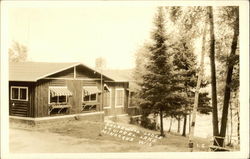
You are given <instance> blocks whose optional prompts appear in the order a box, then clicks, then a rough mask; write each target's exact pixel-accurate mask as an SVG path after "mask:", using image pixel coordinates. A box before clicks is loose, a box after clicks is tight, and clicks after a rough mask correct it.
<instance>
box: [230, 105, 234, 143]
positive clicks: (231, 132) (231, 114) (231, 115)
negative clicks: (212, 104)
mask: <svg viewBox="0 0 250 159" xmlns="http://www.w3.org/2000/svg"><path fill="white" fill-rule="evenodd" d="M230 110H231V111H230V118H231V119H230V121H231V125H230V127H231V131H230V140H229V144H230V145H232V136H233V108H232V103H230Z"/></svg>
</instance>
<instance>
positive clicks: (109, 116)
mask: <svg viewBox="0 0 250 159" xmlns="http://www.w3.org/2000/svg"><path fill="white" fill-rule="evenodd" d="M116 116H118V117H119V116H128V114H119V115H116ZM105 117H107V118H112V117H115V115H107V116H105Z"/></svg>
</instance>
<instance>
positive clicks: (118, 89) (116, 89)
mask: <svg viewBox="0 0 250 159" xmlns="http://www.w3.org/2000/svg"><path fill="white" fill-rule="evenodd" d="M120 90H122V92H123V96H122V97H123V98H122V105H117V99H116V98H117V91H120ZM124 97H125V90H124V88H115V108H122V107H124Z"/></svg>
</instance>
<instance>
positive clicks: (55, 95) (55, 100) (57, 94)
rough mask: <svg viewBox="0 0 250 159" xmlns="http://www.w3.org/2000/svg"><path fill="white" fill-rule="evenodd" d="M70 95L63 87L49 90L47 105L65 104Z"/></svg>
mask: <svg viewBox="0 0 250 159" xmlns="http://www.w3.org/2000/svg"><path fill="white" fill-rule="evenodd" d="M71 95H72V93H71V92H70V91H69V90H68V88H67V87H65V86H57V87H50V88H49V104H67V102H68V96H71Z"/></svg>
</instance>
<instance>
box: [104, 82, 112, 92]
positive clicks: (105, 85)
mask: <svg viewBox="0 0 250 159" xmlns="http://www.w3.org/2000/svg"><path fill="white" fill-rule="evenodd" d="M103 87H106V88H107V89H108V90H109V91H111V89H110V88H109V86H108V85H107V84H106V83H104V85H103Z"/></svg>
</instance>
